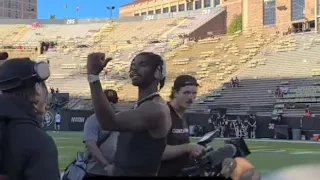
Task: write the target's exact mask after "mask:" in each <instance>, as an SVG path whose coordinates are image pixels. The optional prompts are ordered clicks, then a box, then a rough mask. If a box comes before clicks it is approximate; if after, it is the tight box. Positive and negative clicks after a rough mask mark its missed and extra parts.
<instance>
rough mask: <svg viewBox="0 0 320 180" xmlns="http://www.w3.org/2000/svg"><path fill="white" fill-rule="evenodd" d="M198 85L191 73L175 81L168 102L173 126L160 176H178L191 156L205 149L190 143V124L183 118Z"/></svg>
mask: <svg viewBox="0 0 320 180" xmlns="http://www.w3.org/2000/svg"><path fill="white" fill-rule="evenodd" d="M198 86H199V85H198V83H197V80H196V79H195V78H194V77H192V76H189V75H181V76H178V77H177V78H176V79H175V81H174V86H173V87H172V92H171V95H170V99H171V101H170V102H169V103H168V106H169V108H170V112H171V119H172V127H171V131H170V132H169V134H168V136H167V146H166V148H165V151H164V153H163V156H162V162H161V166H160V170H159V172H158V176H178V175H179V174H180V172H181V170H182V169H183V168H185V167H187V165H188V162H189V157H190V156H198V155H199V154H200V153H201V152H202V151H203V150H204V147H203V146H200V145H198V144H193V143H190V139H189V133H188V132H189V130H188V125H187V122H186V120H185V119H184V118H183V115H184V112H185V110H186V109H187V108H188V107H189V106H190V104H191V103H193V101H194V100H195V98H196V96H197V91H198Z"/></svg>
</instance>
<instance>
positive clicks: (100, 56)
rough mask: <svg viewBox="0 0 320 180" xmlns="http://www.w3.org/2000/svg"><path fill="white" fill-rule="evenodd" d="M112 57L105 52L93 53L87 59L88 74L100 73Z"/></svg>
mask: <svg viewBox="0 0 320 180" xmlns="http://www.w3.org/2000/svg"><path fill="white" fill-rule="evenodd" d="M111 60H112V58H110V57H108V58H106V55H105V54H104V53H91V54H89V55H88V59H87V73H88V75H89V74H90V75H99V74H100V72H101V71H102V70H103V68H104V67H106V65H107V64H108V62H109V61H111Z"/></svg>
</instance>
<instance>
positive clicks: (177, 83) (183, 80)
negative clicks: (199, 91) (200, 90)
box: [169, 75, 199, 100]
mask: <svg viewBox="0 0 320 180" xmlns="http://www.w3.org/2000/svg"><path fill="white" fill-rule="evenodd" d="M190 85H191V86H197V87H198V86H199V84H198V83H197V80H196V78H195V77H193V76H190V75H180V76H178V77H177V78H176V79H175V80H174V83H173V87H172V88H171V93H170V96H169V98H170V99H171V100H172V99H174V91H179V90H180V89H181V88H182V87H185V86H190Z"/></svg>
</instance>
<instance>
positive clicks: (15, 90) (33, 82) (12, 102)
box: [0, 58, 60, 180]
mask: <svg viewBox="0 0 320 180" xmlns="http://www.w3.org/2000/svg"><path fill="white" fill-rule="evenodd" d="M49 76H50V70H49V65H48V64H47V63H45V62H35V61H31V60H30V59H29V58H19V59H10V60H7V61H5V62H4V63H3V64H2V65H1V66H0V91H2V94H1V95H0V107H1V108H0V120H1V130H0V132H1V144H0V148H1V154H0V157H1V159H0V161H1V162H0V165H1V167H0V170H1V172H0V174H1V175H5V176H7V178H8V179H10V180H18V179H24V180H44V179H45V180H59V179H60V173H59V167H58V151H57V147H56V145H55V143H54V141H53V139H52V138H51V137H50V136H49V135H48V134H47V133H46V132H45V131H44V130H43V129H42V128H41V125H40V124H41V122H40V119H41V118H39V116H41V115H44V114H45V112H46V109H47V101H48V90H47V87H46V84H45V80H46V79H48V78H49ZM1 178H2V177H1Z"/></svg>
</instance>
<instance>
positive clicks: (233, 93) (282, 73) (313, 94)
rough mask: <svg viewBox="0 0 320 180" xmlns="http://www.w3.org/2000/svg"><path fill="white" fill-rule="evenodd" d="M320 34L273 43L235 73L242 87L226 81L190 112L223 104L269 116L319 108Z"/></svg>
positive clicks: (241, 111)
mask: <svg viewBox="0 0 320 180" xmlns="http://www.w3.org/2000/svg"><path fill="white" fill-rule="evenodd" d="M319 37H320V36H318V35H316V34H313V33H304V34H293V35H289V36H285V37H283V38H281V39H279V40H277V41H275V42H274V43H271V44H270V45H269V46H267V48H265V49H264V50H263V51H262V52H261V53H260V55H259V56H256V57H254V58H253V59H252V60H251V61H249V62H248V63H247V64H246V67H245V68H244V69H242V70H241V71H238V72H236V73H235V74H234V76H235V75H237V76H238V78H239V79H240V87H238V88H231V87H230V84H229V82H227V81H225V82H226V83H225V84H224V85H223V86H222V87H221V88H220V90H219V89H217V92H218V93H212V94H211V95H209V96H207V97H206V98H204V99H203V100H202V101H200V102H199V103H196V104H194V105H193V107H192V108H190V112H194V111H203V112H207V109H208V107H211V108H214V107H218V106H224V107H227V108H228V113H230V114H232V113H234V114H247V113H248V112H250V111H254V112H258V114H259V115H268V116H269V115H272V114H275V115H277V114H285V115H286V116H297V115H301V116H302V115H303V113H304V108H305V107H306V104H311V108H313V109H315V111H317V108H316V107H318V106H317V104H316V102H318V101H319V100H318V97H319V94H318V89H319V86H318V85H319V79H318V78H317V76H319V75H318V68H317V67H319V65H318V57H319V55H320V52H319V51H318V50H317V49H318V48H319V42H318V41H319V40H318V39H319ZM277 86H279V87H280V88H282V89H283V91H284V92H285V94H284V95H283V97H275V94H274V92H275V89H276V87H277ZM313 112H314V111H313Z"/></svg>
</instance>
